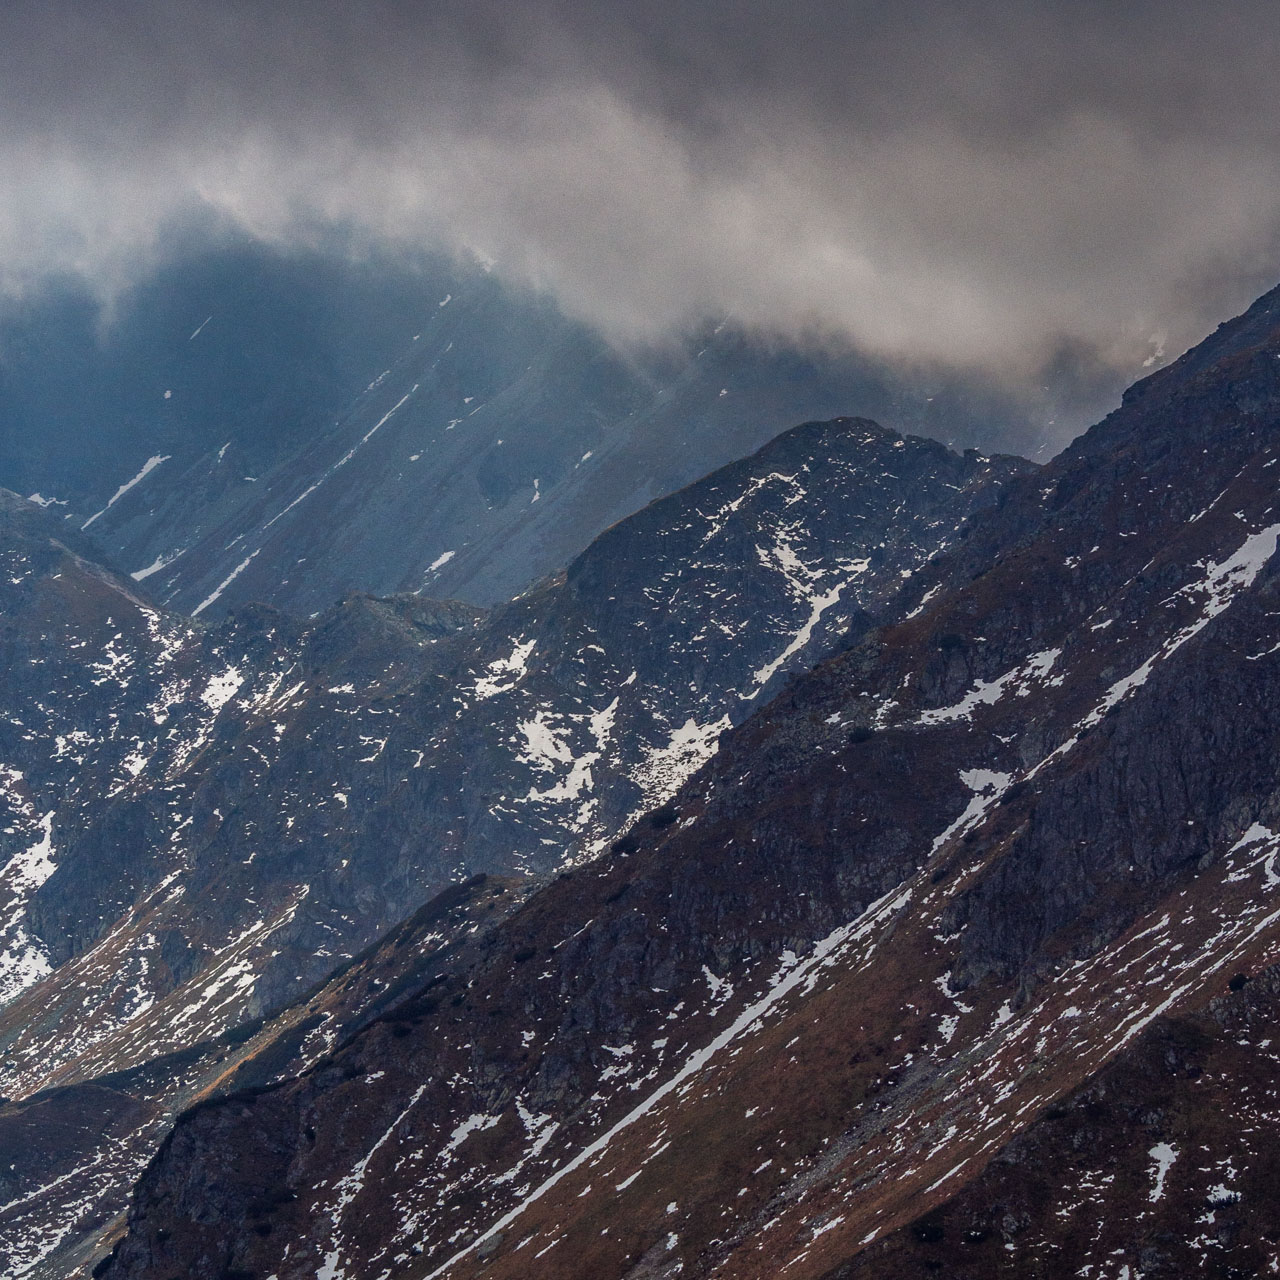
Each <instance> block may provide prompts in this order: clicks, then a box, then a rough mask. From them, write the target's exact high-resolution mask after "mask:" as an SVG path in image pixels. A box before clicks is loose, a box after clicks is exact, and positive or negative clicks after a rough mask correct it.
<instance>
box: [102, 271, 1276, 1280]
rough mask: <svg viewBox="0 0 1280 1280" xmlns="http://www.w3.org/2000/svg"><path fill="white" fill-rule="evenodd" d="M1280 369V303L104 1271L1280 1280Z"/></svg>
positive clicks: (932, 570)
mask: <svg viewBox="0 0 1280 1280" xmlns="http://www.w3.org/2000/svg"><path fill="white" fill-rule="evenodd" d="M1278 361H1280V291H1278V292H1277V293H1276V294H1272V295H1268V296H1267V297H1266V298H1264V299H1262V300H1261V301H1260V302H1259V303H1258V304H1256V305H1255V307H1254V308H1253V309H1252V310H1251V311H1250V312H1249V313H1248V314H1247V315H1246V316H1245V317H1243V318H1241V320H1239V321H1236V322H1234V323H1233V324H1231V325H1229V326H1226V327H1224V329H1223V330H1221V331H1220V332H1219V334H1217V335H1215V337H1214V338H1212V339H1210V341H1209V342H1208V343H1207V344H1206V345H1205V346H1204V347H1203V348H1202V349H1200V350H1198V351H1196V352H1193V353H1192V354H1191V355H1190V356H1188V357H1186V358H1184V359H1183V360H1182V361H1180V362H1178V363H1177V364H1175V365H1174V366H1172V367H1170V368H1169V369H1168V370H1165V371H1162V372H1161V373H1160V374H1157V375H1155V376H1154V377H1152V378H1150V379H1148V380H1147V381H1146V382H1144V383H1142V384H1139V385H1138V386H1137V387H1136V388H1134V390H1133V391H1132V392H1131V393H1130V394H1129V395H1128V396H1127V397H1126V402H1125V404H1124V406H1123V407H1122V408H1121V409H1120V410H1119V411H1117V412H1116V413H1115V414H1113V415H1112V416H1111V417H1110V418H1108V419H1107V420H1106V421H1105V422H1103V423H1102V424H1100V425H1099V426H1098V427H1097V428H1095V429H1094V430H1093V431H1092V432H1090V433H1088V434H1087V435H1086V436H1085V437H1084V438H1082V439H1081V440H1080V441H1078V442H1077V443H1076V444H1075V445H1074V446H1072V448H1071V449H1069V450H1068V451H1067V452H1066V453H1065V454H1064V455H1062V456H1061V457H1060V458H1059V459H1057V460H1055V462H1054V463H1052V464H1050V466H1048V467H1047V468H1045V469H1044V470H1043V471H1042V472H1040V473H1038V474H1035V475H1032V476H1029V477H1025V478H1023V479H1021V480H1019V481H1017V482H1016V483H1015V484H1014V485H1013V486H1012V487H1011V489H1010V491H1009V493H1008V497H1007V500H1006V501H1003V502H1002V503H1001V504H999V506H998V508H996V509H994V510H992V511H990V512H988V513H986V514H984V515H983V516H982V517H980V518H978V519H976V520H975V521H974V522H973V524H972V525H971V527H970V532H969V536H968V537H967V538H964V539H963V540H962V541H961V542H959V543H958V544H957V545H956V546H955V547H953V548H952V549H951V550H950V551H948V552H946V553H945V554H944V555H942V556H941V557H939V558H938V559H937V560H935V561H934V562H933V563H931V564H930V565H929V566H928V567H927V568H926V569H925V570H924V571H923V572H921V573H920V574H918V575H916V576H915V577H913V578H912V579H911V580H910V582H909V583H908V585H907V586H906V588H905V589H904V594H903V596H902V597H901V598H900V600H899V602H898V606H897V607H898V610H899V620H898V621H896V622H894V623H891V624H889V625H887V626H884V627H882V628H881V629H879V630H878V631H874V632H871V633H870V634H866V633H865V632H863V633H862V634H859V633H858V632H857V631H855V633H854V634H853V635H852V636H851V637H850V643H849V646H848V648H847V649H846V650H845V651H844V652H843V653H841V654H839V655H838V656H835V657H833V658H831V659H830V660H828V661H826V662H824V663H822V664H820V665H819V666H818V667H817V668H816V669H815V670H814V671H813V672H812V673H811V674H809V675H808V676H805V677H803V678H801V679H800V680H799V681H798V682H797V683H796V684H794V685H793V686H791V687H790V688H789V689H788V690H787V691H785V692H784V693H783V694H782V695H781V696H779V697H777V698H775V699H774V700H773V702H772V703H770V704H769V706H768V707H766V708H764V709H763V710H762V711H760V712H759V713H758V714H756V715H755V716H754V717H752V718H751V719H749V720H748V721H746V723H744V724H743V725H742V726H741V727H740V728H738V729H736V730H734V731H732V732H731V733H729V734H728V735H726V737H725V738H724V740H723V743H722V747H721V749H720V751H719V752H718V753H717V754H716V755H715V756H714V757H713V758H712V759H711V760H710V761H709V762H708V763H707V764H706V765H705V766H704V768H703V769H702V770H701V771H700V772H699V773H698V774H697V775H695V776H694V777H693V778H692V779H690V780H689V781H688V782H687V783H686V784H685V785H684V787H683V788H682V789H681V791H680V792H679V793H678V795H677V796H676V797H675V799H674V801H673V802H672V803H671V804H669V805H668V806H666V807H664V808H662V809H659V810H657V811H655V812H654V813H653V814H652V815H651V816H650V817H649V818H647V819H644V820H642V821H641V822H640V823H638V824H637V825H636V827H635V828H634V829H633V831H632V833H631V835H630V836H629V837H628V838H627V839H626V840H624V841H622V842H619V843H618V844H616V845H615V847H614V849H613V852H612V855H611V856H609V857H607V858H605V859H604V860H602V861H600V862H598V863H592V864H589V865H585V866H582V867H579V868H577V869H575V870H572V871H571V872H569V873H568V874H567V875H565V876H562V877H560V878H558V879H557V880H555V881H554V882H552V883H551V884H549V885H548V886H547V887H546V888H544V889H542V890H541V891H540V892H538V893H536V894H534V895H533V896H532V897H531V898H530V899H529V900H528V901H527V902H526V903H524V904H523V905H522V906H520V907H519V908H518V909H517V910H516V911H515V912H514V913H513V914H512V915H511V916H510V918H509V919H507V920H506V921H504V922H503V923H502V924H501V925H500V926H499V927H498V928H497V929H495V930H494V931H492V932H491V933H489V934H488V935H487V937H486V940H485V943H484V944H483V945H482V946H481V947H479V948H478V949H477V951H476V952H475V953H473V954H472V955H471V956H469V957H468V959H467V961H466V962H465V963H461V964H460V965H459V966H458V967H457V969H455V970H454V971H451V972H450V973H449V974H448V975H446V976H445V978H444V981H442V982H441V983H439V984H437V985H436V986H435V987H433V988H432V990H431V991H430V992H424V993H422V994H421V995H420V996H418V997H416V998H414V999H412V1000H410V1001H409V1002H407V1003H406V1004H403V1005H401V1006H400V1007H398V1008H397V1009H396V1010H395V1013H394V1015H393V1016H390V1017H386V1018H382V1019H379V1020H375V1021H374V1022H373V1023H371V1024H369V1025H368V1026H366V1027H364V1028H363V1029H361V1030H360V1031H359V1032H357V1033H356V1034H355V1035H354V1036H353V1037H352V1038H351V1039H350V1040H349V1041H347V1042H346V1043H345V1044H342V1045H340V1046H337V1047H336V1048H335V1049H334V1051H333V1053H332V1054H331V1055H330V1056H329V1057H328V1058H326V1059H324V1060H323V1061H321V1062H319V1063H317V1064H316V1065H315V1066H314V1067H312V1068H311V1069H310V1070H308V1071H306V1072H304V1073H303V1074H302V1075H300V1076H299V1077H297V1078H296V1079H294V1080H291V1081H287V1082H282V1083H279V1084H276V1085H273V1086H270V1087H267V1088H264V1089H261V1090H256V1091H249V1092H245V1093H242V1094H240V1095H237V1096H234V1097H231V1098H228V1099H226V1100H224V1101H222V1102H220V1103H219V1104H217V1105H213V1106H209V1107H205V1108H202V1109H200V1110H197V1111H195V1112H192V1113H189V1114H188V1115H187V1116H185V1117H184V1118H183V1119H182V1121H181V1122H180V1123H179V1124H178V1126H177V1127H176V1129H175V1131H174V1132H173V1134H172V1136H171V1137H170V1138H169V1139H168V1141H167V1142H166V1144H165V1146H164V1148H163V1150H162V1152H161V1153H160V1155H159V1156H158V1158H157V1159H156V1161H155V1162H154V1163H153V1165H152V1166H151V1168H150V1169H149V1170H148V1172H147V1174H146V1175H145V1177H144V1178H143V1179H142V1180H141V1182H140V1184H139V1187H138V1190H137V1194H136V1198H135V1202H134V1205H133V1208H132V1210H131V1212H130V1218H129V1229H128V1234H127V1236H126V1237H125V1239H124V1240H123V1242H122V1243H121V1244H120V1246H119V1247H118V1249H117V1250H116V1252H115V1254H114V1255H113V1257H112V1258H111V1260H110V1261H109V1262H107V1263H105V1264H104V1265H103V1267H102V1269H101V1274H103V1275H106V1276H110V1277H126V1276H127V1277H131V1278H132V1277H152V1276H154V1277H169V1276H174V1275H183V1276H192V1277H206V1276H207V1277H214V1276H226V1275H236V1276H242V1277H248V1276H251V1275H252V1276H260V1277H267V1276H277V1277H279V1280H290V1278H292V1277H301V1276H308V1277H310V1276H313V1275H322V1276H324V1277H326V1280H337V1278H338V1277H343V1276H347V1277H350V1276H356V1275H359V1276H362V1277H364V1276H370V1277H372V1276H388V1277H390V1276H405V1277H435V1276H451V1277H454V1276H466V1275H473V1274H474V1275H481V1274H483V1275H485V1276H487V1277H500V1276H508V1275H509V1276H516V1275H527V1274H529V1273H530V1272H531V1271H533V1272H534V1273H535V1274H536V1273H538V1272H539V1269H541V1270H542V1273H546V1274H551V1273H554V1274H555V1275H557V1276H558V1277H575V1276H581V1277H584V1280H585V1278H586V1277H592V1278H593V1280H594V1278H598V1277H602V1276H628V1277H657V1276H663V1277H668V1276H675V1275H681V1276H689V1275H707V1276H709V1275H716V1276H725V1277H729V1276H741V1277H758V1276H761V1275H781V1274H785V1275H788V1276H791V1275H795V1276H799V1277H803V1276H811V1277H822V1276H832V1277H834V1276H859V1277H870V1276H884V1277H888V1276H899V1275H911V1274H917V1273H918V1274H935V1273H938V1272H942V1271H948V1270H949V1271H952V1272H954V1273H955V1274H973V1275H998V1274H1009V1275H1019V1276H1023V1275H1035V1276H1045V1277H1057V1276H1063V1277H1065V1276H1068V1275H1072V1276H1075V1275H1086V1276H1120V1275H1128V1276H1130V1277H1134V1276H1137V1275H1139V1274H1140V1275H1143V1276H1147V1277H1154V1276H1170V1277H1172V1276H1184V1275H1187V1274H1213V1275H1224V1276H1225V1275H1255V1274H1266V1273H1268V1271H1270V1270H1275V1269H1276V1268H1277V1267H1280V1256H1277V1244H1276V1242H1275V1237H1274V1231H1273V1228H1272V1226H1271V1223H1272V1222H1273V1221H1274V1217H1275V1213H1276V1209H1277V1207H1278V1206H1277V1204H1276V1192H1275V1180H1274V1177H1272V1176H1271V1171H1270V1166H1269V1164H1268V1161H1269V1160H1270V1159H1271V1150H1272V1148H1274V1145H1275V1137H1276V1126H1277V1119H1278V1117H1277V1115H1276V1112H1275V1103H1274V1096H1273V1093H1274V1090H1273V1088H1272V1083H1271V1064H1272V1063H1273V1061H1274V1059H1273V1057H1272V1055H1271V1045H1272V1038H1271V1036H1270V1035H1269V1034H1268V1033H1269V1031H1270V1025H1271V1022H1272V1019H1273V1010H1274V1002H1275V996H1274V991H1275V989H1276V978H1275V972H1276V969H1275V966H1276V965H1277V964H1278V963H1280V906H1278V905H1277V903H1276V898H1275V888H1276V886H1277V884H1280V877H1278V876H1277V873H1276V867H1275V858H1276V854H1277V850H1280V834H1277V831H1280V826H1278V825H1277V824H1278V823H1280V792H1278V791H1277V788H1276V778H1277V776H1278V773H1277V764H1278V763H1280V760H1278V759H1277V756H1278V754H1280V735H1277V731H1276V724H1275V718H1274V715H1273V713H1272V710H1271V709H1272V708H1273V707H1274V706H1276V705H1277V697H1278V696H1280V645H1277V643H1276V627H1275V618H1276V616H1277V615H1278V614H1280V576H1278V575H1280V568H1278V565H1280V562H1278V561H1277V560H1276V558H1275V551H1276V545H1277V539H1278V538H1280V504H1278V502H1277V481H1276V476H1277V468H1278V467H1280V363H1278ZM1224 1104H1229V1105H1230V1106H1231V1107H1232V1108H1233V1109H1234V1111H1235V1117H1236V1118H1235V1120H1234V1122H1228V1121H1227V1120H1226V1119H1225V1117H1224V1116H1223V1115H1222V1112H1221V1111H1220V1109H1219V1108H1220V1107H1222V1106H1223V1105H1224Z"/></svg>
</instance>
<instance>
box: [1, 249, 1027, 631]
mask: <svg viewBox="0 0 1280 1280" xmlns="http://www.w3.org/2000/svg"><path fill="white" fill-rule="evenodd" d="M842 413H846V414H847V413H859V414H862V415H864V416H873V417H878V418H882V419H883V420H885V421H890V422H893V423H896V424H900V425H901V426H903V427H904V428H906V429H914V430H918V431H921V432H923V433H924V434H927V435H936V436H939V437H940V438H942V439H944V440H949V441H958V442H959V443H960V444H962V445H965V444H973V443H976V442H981V443H984V444H986V445H987V447H991V445H992V444H994V443H998V442H999V441H1000V440H1001V439H1002V438H1005V437H1007V436H1009V435H1010V434H1013V435H1016V436H1017V437H1018V438H1020V439H1021V438H1023V437H1024V435H1025V433H1026V430H1027V428H1026V425H1025V423H1024V420H1023V411H1022V410H1021V409H1020V408H1019V407H1018V406H1016V405H1014V404H1013V403H1011V401H1010V400H1009V398H1008V396H1007V395H1003V394H1002V393H1000V392H998V391H995V390H993V389H991V388H984V387H983V386H982V385H981V384H980V383H978V382H976V381H969V382H966V381H965V380H964V379H962V378H959V377H956V376H954V375H935V374H924V373H917V374H912V375H910V376H907V375H902V374H896V373H894V372H893V371H891V370H889V369H887V368H885V367H884V366H882V365H880V364H877V363H876V362H874V361H871V360H868V359H862V358H859V357H857V356H854V355H848V354H839V355H835V354H827V355H824V354H820V353H819V354H806V353H805V352H803V351H801V350H799V349H796V348H793V347H787V346H786V345H778V344H769V343H765V342H763V341H758V340H753V339H751V338H749V337H747V336H745V335H744V334H743V333H741V332H740V331H737V330H735V329H734V328H733V326H732V325H727V324H721V325H719V326H713V325H710V324H709V325H708V326H707V327H706V330H705V332H703V333H701V334H700V335H695V336H694V337H691V338H690V339H689V340H688V342H687V343H677V344H673V345H671V346H670V347H669V348H667V349H664V350H660V351H653V352H649V353H646V354H633V355H623V354H621V353H619V352H618V351H616V350H615V349H613V348H612V347H611V346H610V345H609V344H608V343H607V342H605V341H604V340H603V339H602V338H601V337H600V336H599V335H598V334H597V333H595V332H594V331H592V330H591V329H589V328H587V327H585V326H584V325H581V324H578V323H576V322H574V321H571V320H569V319H567V318H566V317H565V316H564V315H562V314H561V313H560V312H559V311H558V310H557V309H556V308H555V307H554V306H553V305H552V304H551V303H550V302H549V301H548V300H547V299H545V298H542V297H538V296H535V295H531V294H528V293H524V292H521V291H519V290H514V289H509V288H507V287H505V286H504V285H503V284H502V283H500V281H499V280H498V279H497V277H496V276H495V275H491V274H488V273H486V272H485V271H484V270H482V269H481V268H479V267H477V266H467V265H465V264H460V263H457V262H453V261H451V260H445V259H432V258H424V259H422V260H418V261H413V262H408V263H405V262H382V261H377V260H374V261H366V262H363V263H356V264H351V263H347V262H345V261H344V260H341V259H337V258H330V257H326V256H324V255H323V254H320V253H314V254H305V253H300V254H296V255H287V256H286V255H280V254H277V253H273V252H271V251H268V250H266V249H263V248H260V247H253V246H236V245H233V246H228V247H226V248H224V249H222V250H219V251H206V252H203V253H194V252H193V253H190V254H187V255H184V256H180V257H179V258H178V259H176V260H175V261H174V262H173V263H171V264H169V265H168V266H167V267H165V268H164V269H163V270H160V271H159V272H157V273H156V275H155V276H154V278H152V279H150V280H149V281H147V282H146V283H145V284H144V285H142V286H140V287H139V288H137V289H136V290H135V291H133V292H132V293H130V294H127V295H126V296H124V297H123V298H121V299H119V300H118V301H117V302H116V304H115V305H114V307H113V310H112V312H111V314H110V315H109V316H104V315H101V314H98V313H97V312H96V311H95V308H94V305H93V304H92V303H91V302H90V301H89V300H88V299H86V298H84V297H82V296H79V295H77V294H75V293H74V292H68V293H66V294H65V295H52V296H51V297H49V298H47V299H36V300H33V301H31V302H29V303H28V304H26V305H25V307H15V306H13V305H11V306H9V308H8V310H7V311H5V312H3V313H0V485H5V486H6V487H8V488H11V489H15V490H19V491H20V492H22V493H24V494H29V495H35V496H36V497H38V499H39V500H40V501H42V502H47V503H55V502H56V503H57V504H59V505H55V506H53V507H52V508H51V509H52V510H55V511H57V512H58V513H60V514H64V515H67V516H68V522H69V523H70V524H72V525H74V526H75V527H77V528H79V527H81V526H85V532H86V533H87V534H88V535H91V536H92V537H94V538H95V539H97V541H98V542H99V543H100V544H101V546H102V547H103V548H105V550H106V552H107V554H108V555H109V557H110V558H111V559H112V560H113V562H115V563H117V564H118V565H120V566H122V567H123V568H124V569H125V570H127V571H128V572H129V573H131V574H132V575H134V576H135V577H136V578H138V579H139V580H140V581H143V582H144V583H145V585H146V586H147V588H148V590H149V591H150V593H151V595H152V596H153V597H154V598H156V599H157V600H158V601H160V602H161V603H163V604H165V605H166V606H168V607H171V608H174V609H176V610H179V611H181V612H186V613H194V612H198V613H199V614H200V616H202V617H205V618H212V619H217V618H220V617H222V616H225V614H226V612H227V611H228V610H230V609H232V608H234V607H236V606H239V605H242V604H245V603H247V602H251V601H259V602H263V603H268V604H272V605H275V606H278V607H281V608H284V609H286V610H288V611H290V612H293V613H295V614H298V615H301V616H306V615H310V614H314V613H317V612H323V611H324V610H326V609H328V608H330V607H331V606H332V605H333V604H334V603H335V602H336V601H337V599H338V598H339V597H340V596H342V595H344V594H346V593H348V592H350V591H367V592H373V593H375V594H392V593H396V592H407V591H419V590H421V591H423V592H425V594H427V595H430V596H433V597H437V598H445V597H457V598H460V599H465V600H469V601H471V602H473V603H476V604H480V605H491V604H495V603H499V602H501V601H505V600H508V599H510V598H511V597H512V596H514V595H515V594H517V593H518V592H520V591H523V590H524V589H526V588H527V587H529V586H530V585H531V584H532V583H533V582H535V581H537V580H538V579H540V578H542V577H543V576H545V575H546V574H548V573H552V572H554V571H556V570H558V569H561V568H562V567H563V566H564V565H565V564H566V563H568V561H569V560H570V559H572V558H573V557H574V556H575V555H577V554H578V553H579V552H580V551H581V550H582V549H583V548H584V547H585V546H586V545H587V544H588V543H589V542H590V541H591V539H592V538H593V537H595V535H596V534H598V533H600V532H601V531H602V530H603V529H605V528H607V527H608V526H609V525H611V524H613V523H614V522H615V521H617V520H620V519H622V518H623V517H625V516H627V515H630V514H631V513H633V512H635V511H637V510H639V509H640V508H642V507H643V506H644V505H645V504H646V503H647V502H648V501H650V500H651V499H654V498H658V497H661V496H663V495H664V494H666V493H669V492H671V491H673V490H675V489H678V488H680V487H681V486H683V485H686V484H688V483H690V482H691V481H694V480H696V479H697V478H698V477H700V476H702V475H705V474H706V473H707V472H709V471H711V470H712V469H714V468H715V467H718V466H721V465H724V464H726V463H729V462H731V461H733V460H734V459H736V458H739V457H742V456H743V455H744V454H746V453H749V452H750V451H752V450H753V449H756V448H758V447H759V446H761V445H762V444H764V443H765V442H767V441H768V440H769V439H770V438H772V437H773V436H774V435H776V434H777V433H778V432H779V431H780V430H782V429H783V428H785V427H788V426H790V425H792V424H794V423H796V422H801V421H805V420H806V419H821V418H830V417H833V416H835V415H837V414H842Z"/></svg>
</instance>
